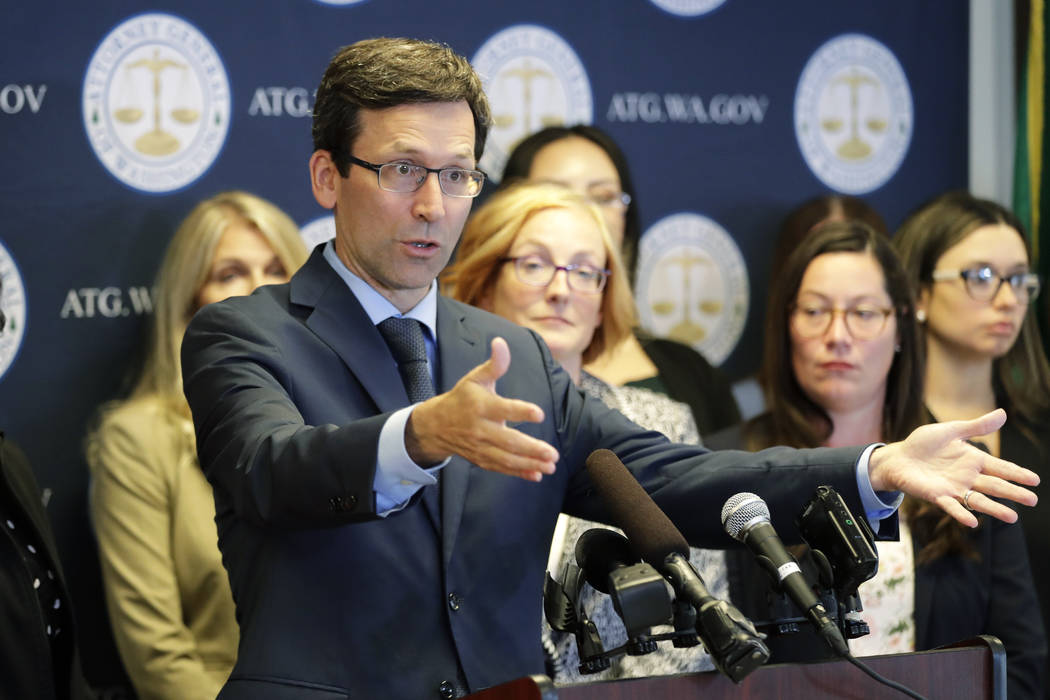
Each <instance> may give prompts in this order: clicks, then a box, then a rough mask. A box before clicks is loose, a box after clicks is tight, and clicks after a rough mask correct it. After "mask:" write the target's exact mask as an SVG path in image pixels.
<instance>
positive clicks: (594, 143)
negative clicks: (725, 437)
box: [502, 124, 740, 436]
mask: <svg viewBox="0 0 1050 700" xmlns="http://www.w3.org/2000/svg"><path fill="white" fill-rule="evenodd" d="M517 180H530V181H545V182H554V183H557V184H560V185H564V186H566V187H568V188H570V189H572V190H574V191H576V192H577V193H579V194H581V195H583V196H584V197H586V198H588V199H589V200H591V202H593V203H594V204H596V205H597V206H598V209H599V210H600V211H601V214H602V217H603V218H604V220H605V224H606V228H607V229H608V231H609V235H610V237H611V238H612V241H613V243H614V244H615V245H616V246H618V247H619V249H620V252H621V254H622V256H623V260H624V265H625V267H626V268H627V271H628V274H629V276H630V279H631V281H632V283H633V280H634V271H635V264H636V256H637V253H638V242H639V239H640V238H641V225H640V223H639V217H638V200H637V197H636V195H635V190H634V183H633V181H632V180H631V173H630V170H629V168H628V167H627V159H626V157H625V156H624V154H623V151H622V150H620V147H619V146H617V145H616V142H615V141H613V139H612V138H611V137H610V136H609V135H608V134H606V133H605V132H603V131H601V130H600V129H598V128H596V127H593V126H589V125H585V124H577V125H575V126H568V127H567V126H552V127H547V128H545V129H542V130H541V131H538V132H536V133H534V134H532V135H531V136H529V137H527V138H526V139H524V140H523V141H521V142H520V143H519V144H518V145H517V146H516V147H515V148H514V151H513V152H512V153H511V154H510V157H509V158H508V159H507V164H506V166H505V168H504V170H503V180H502V186H506V185H508V184H512V183H514V182H515V181H517ZM587 371H588V372H589V373H590V374H592V375H594V376H595V377H598V378H599V379H602V380H603V381H605V382H608V383H609V384H611V385H613V386H641V387H645V388H648V389H652V390H653V391H656V392H659V393H662V394H666V395H667V396H670V397H671V398H672V399H675V400H676V401H681V402H683V403H685V404H688V406H689V408H690V410H691V411H692V413H693V418H694V420H695V421H696V425H697V428H698V429H699V431H700V435H701V436H703V435H708V434H711V433H714V432H715V431H717V430H720V429H722V428H725V427H728V426H731V425H733V424H735V423H737V422H738V421H739V420H740V412H739V410H738V409H737V405H736V400H735V399H734V398H733V393H732V391H731V389H730V384H729V380H728V379H727V378H726V377H725V375H724V374H722V372H720V371H719V370H718V369H717V368H715V367H712V366H711V364H710V363H709V362H708V361H707V360H706V359H705V358H704V357H703V355H701V354H700V353H698V352H696V351H695V350H693V349H692V348H690V347H689V346H687V345H683V344H682V343H677V342H674V341H672V340H667V339H665V338H654V337H652V336H649V335H647V334H646V333H644V332H641V331H640V330H635V332H634V333H631V334H629V335H628V336H627V337H626V338H625V339H624V340H623V341H622V342H620V343H618V344H617V345H616V346H615V347H611V348H607V349H606V351H605V352H603V353H602V354H601V355H600V356H598V357H596V358H593V359H591V360H590V361H589V362H588V364H587Z"/></svg>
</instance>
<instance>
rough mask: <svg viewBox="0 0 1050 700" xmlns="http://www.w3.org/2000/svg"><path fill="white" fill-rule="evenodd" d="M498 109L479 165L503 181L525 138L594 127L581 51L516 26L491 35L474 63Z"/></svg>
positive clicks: (555, 37)
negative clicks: (547, 130) (553, 130)
mask: <svg viewBox="0 0 1050 700" xmlns="http://www.w3.org/2000/svg"><path fill="white" fill-rule="evenodd" d="M471 63H472V64H473V65H474V68H475V70H477V71H478V74H479V75H481V76H482V83H483V84H484V86H485V92H486V94H487V95H488V97H489V102H490V103H491V105H492V112H493V118H492V122H493V123H492V129H491V131H490V132H489V140H488V144H487V145H486V148H485V154H484V155H483V156H482V158H481V162H480V163H479V166H480V167H481V169H482V170H484V171H485V172H486V173H488V174H489V176H490V179H492V180H493V181H494V182H498V181H499V178H500V176H501V175H502V173H503V168H504V166H505V165H506V163H507V157H508V156H509V155H510V152H511V151H512V150H514V147H515V146H516V145H517V144H518V142H519V141H521V139H523V138H525V137H526V136H528V135H530V134H532V133H533V132H535V131H538V130H539V129H541V128H545V127H548V126H560V125H562V124H589V123H590V122H591V120H592V119H593V101H592V97H591V86H590V81H589V80H588V78H587V72H586V71H585V70H584V68H583V64H582V63H581V62H580V59H579V57H578V56H577V55H576V52H575V51H573V49H572V47H571V46H570V45H569V44H568V43H567V42H566V41H565V40H564V39H562V38H561V37H560V36H558V35H557V34H555V33H554V32H552V31H551V30H549V29H546V28H544V27H539V26H535V25H527V24H523V25H515V26H512V27H508V28H506V29H503V30H502V31H500V32H498V33H497V34H495V35H494V36H492V37H490V38H489V39H488V40H487V41H485V43H484V44H483V45H482V46H481V48H480V49H478V52H477V53H476V54H475V56H474V58H473V59H472V60H471Z"/></svg>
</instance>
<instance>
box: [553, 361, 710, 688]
mask: <svg viewBox="0 0 1050 700" xmlns="http://www.w3.org/2000/svg"><path fill="white" fill-rule="evenodd" d="M580 388H581V389H583V390H584V391H585V392H587V393H588V394H590V395H592V396H594V397H596V398H598V399H601V401H602V402H603V403H605V405H607V406H609V407H610V408H613V409H616V410H618V411H619V412H620V413H622V414H624V415H625V416H627V417H628V418H629V419H631V420H632V421H634V422H635V423H637V424H638V425H640V426H642V427H644V428H647V429H649V430H657V431H659V432H661V433H663V434H664V435H666V436H667V437H668V438H669V439H670V440H671V441H673V442H684V443H693V444H700V436H699V435H698V434H697V430H696V424H695V422H694V421H693V416H692V413H691V412H690V410H689V407H688V406H687V405H686V404H684V403H680V402H678V401H674V400H673V399H670V398H668V397H667V396H664V395H663V394H659V393H656V392H654V391H652V390H650V389H645V388H641V387H636V386H612V385H610V384H606V383H605V382H603V381H602V380H600V379H598V378H597V377H593V376H591V375H589V374H587V373H586V372H584V373H583V375H582V377H581V381H580ZM593 527H605V528H608V529H615V528H609V526H607V525H604V524H602V523H596V522H591V521H589V520H583V519H581V518H575V517H572V516H567V515H564V514H562V515H561V516H560V518H559V520H558V527H557V529H556V530H555V535H554V542H553V543H552V545H551V563H550V569H551V575H552V576H553V577H554V578H555V579H556V580H558V581H562V580H563V577H564V572H565V568H566V566H567V565H568V563H569V562H570V561H571V560H572V558H573V557H574V556H575V554H574V550H575V546H576V540H577V539H579V536H580V535H581V534H583V532H585V531H586V530H589V529H590V528H593ZM618 532H619V531H618ZM689 559H690V561H691V562H692V564H693V567H694V568H695V569H696V570H697V571H698V572H699V573H700V576H701V578H703V580H704V582H705V583H706V584H707V587H708V589H709V590H710V591H711V595H713V596H715V597H716V598H720V599H723V600H728V598H729V583H728V579H727V575H726V563H725V553H724V552H722V551H718V550H706V549H696V548H690V550H689ZM580 599H581V605H582V606H583V609H584V610H586V611H587V615H588V617H590V619H591V620H592V621H593V622H594V624H595V626H596V627H597V629H598V633H599V634H600V635H601V640H602V646H603V647H604V648H605V649H606V650H610V649H615V648H616V647H619V646H622V645H623V644H625V643H626V642H627V633H626V630H625V629H624V626H623V622H622V620H620V617H619V615H617V613H616V611H615V610H614V609H613V605H612V599H611V598H610V597H609V596H608V595H605V594H603V593H599V592H598V591H596V590H594V589H593V588H591V587H590V586H589V585H584V587H583V591H581V593H580ZM671 631H673V628H672V627H671V625H664V626H659V627H654V628H653V629H652V633H653V634H660V633H664V632H671ZM542 634H543V643H544V648H545V649H546V651H547V655H548V659H549V661H550V662H551V665H552V666H553V674H554V681H555V683H557V684H561V685H568V684H573V683H592V682H596V681H602V680H612V679H618V678H637V677H642V676H662V675H671V674H676V673H691V672H695V671H709V670H712V669H714V664H713V663H712V661H711V657H710V656H709V655H708V654H707V652H706V651H704V648H703V646H702V645H697V646H695V647H689V648H683V649H678V648H675V647H673V646H672V645H671V642H670V641H665V642H660V643H659V645H658V647H657V650H656V651H655V652H652V653H650V654H646V655H644V656H628V655H623V656H619V657H617V658H614V659H612V666H611V667H610V668H609V669H607V670H605V671H602V672H601V673H595V674H587V675H583V674H581V673H580V668H579V665H580V659H579V655H578V653H577V649H576V638H575V637H574V636H573V635H572V634H568V633H563V632H556V631H554V630H552V629H551V628H550V626H549V625H548V624H547V622H546V620H544V621H543V633H542Z"/></svg>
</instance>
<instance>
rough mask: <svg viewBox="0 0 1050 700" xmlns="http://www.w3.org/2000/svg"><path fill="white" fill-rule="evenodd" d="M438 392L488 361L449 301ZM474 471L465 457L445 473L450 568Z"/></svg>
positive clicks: (440, 319) (443, 318)
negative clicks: (472, 471)
mask: <svg viewBox="0 0 1050 700" xmlns="http://www.w3.org/2000/svg"><path fill="white" fill-rule="evenodd" d="M437 328H438V353H437V354H438V364H439V365H440V366H439V367H438V368H437V369H438V372H437V378H438V381H437V391H438V392H439V393H440V392H445V391H448V390H449V389H451V388H452V387H453V386H455V384H456V382H458V381H459V380H460V379H461V378H462V377H463V375H465V374H466V373H467V372H469V371H470V370H472V369H474V367H476V366H477V365H479V364H481V363H482V362H484V361H485V360H486V359H488V352H487V348H485V347H484V343H483V342H482V341H483V338H482V336H481V334H480V333H479V332H478V331H477V330H475V329H474V328H472V327H471V326H470V325H469V324H468V322H467V320H466V318H465V316H464V314H463V312H462V310H461V309H460V308H459V307H458V306H457V305H456V304H455V303H454V302H452V301H450V300H448V299H446V298H445V297H441V296H439V297H438V311H437ZM473 468H474V467H472V466H471V465H470V463H469V462H467V461H466V460H465V459H463V458H461V457H453V458H452V459H451V460H450V461H449V463H448V464H447V465H445V468H444V469H442V470H441V513H442V528H441V532H442V550H443V553H444V556H445V565H446V566H447V565H448V563H449V561H450V560H451V559H452V549H453V546H454V545H455V542H456V535H457V533H458V532H459V524H460V521H461V520H462V518H463V509H464V508H465V507H466V499H467V487H468V485H469V482H470V472H471V470H472V469H473Z"/></svg>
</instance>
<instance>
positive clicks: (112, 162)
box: [82, 13, 230, 193]
mask: <svg viewBox="0 0 1050 700" xmlns="http://www.w3.org/2000/svg"><path fill="white" fill-rule="evenodd" d="M82 104H83V111H84V128H85V130H86V132H87V136H88V141H89V142H90V143H91V147H92V149H94V151H95V155H96V156H97V157H98V159H99V160H100V161H101V162H102V164H103V166H105V168H106V169H107V170H108V171H109V172H110V174H112V175H113V176H114V177H116V178H117V179H118V180H120V181H122V182H123V183H124V184H126V185H128V186H130V187H133V188H135V189H138V190H142V191H145V192H151V193H164V192H171V191H174V190H177V189H181V188H182V187H185V186H186V185H188V184H190V183H192V182H193V181H194V180H196V179H197V178H198V177H200V176H201V175H202V174H204V172H205V171H206V170H207V169H208V168H209V167H211V164H212V163H213V162H214V161H215V159H216V158H217V157H218V155H219V152H220V151H221V150H222V146H223V144H224V143H225V141H226V134H227V131H228V129H229V121H230V86H229V81H228V79H227V77H226V70H225V68H224V67H223V64H222V60H221V59H220V57H219V53H218V52H217V51H216V50H215V47H214V46H212V44H211V42H209V41H208V39H207V37H205V36H204V35H203V34H201V32H200V31H199V30H198V29H197V28H196V27H194V26H193V25H192V24H190V23H189V22H187V21H185V20H183V19H181V18H179V17H175V16H174V15H168V14H164V13H147V14H142V15H136V16H134V17H131V18H129V19H127V20H125V21H124V22H122V23H120V24H119V25H117V26H116V27H114V28H113V29H112V30H111V31H110V32H109V34H107V35H106V36H105V37H104V38H103V39H102V41H101V42H100V43H99V46H98V48H97V49H96V50H95V53H94V55H93V56H92V57H91V61H90V62H89V63H88V67H87V71H86V72H85V75H84V88H83V103H82Z"/></svg>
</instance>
